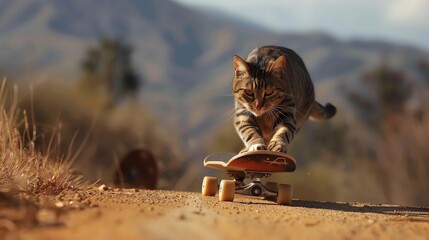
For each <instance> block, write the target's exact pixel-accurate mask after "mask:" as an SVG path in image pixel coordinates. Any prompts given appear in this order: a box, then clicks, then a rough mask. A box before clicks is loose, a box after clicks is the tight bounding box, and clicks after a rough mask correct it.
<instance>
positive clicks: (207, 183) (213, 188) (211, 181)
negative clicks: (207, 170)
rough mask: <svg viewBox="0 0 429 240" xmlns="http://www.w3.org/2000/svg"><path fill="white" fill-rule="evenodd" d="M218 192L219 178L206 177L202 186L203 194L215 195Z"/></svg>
mask: <svg viewBox="0 0 429 240" xmlns="http://www.w3.org/2000/svg"><path fill="white" fill-rule="evenodd" d="M216 192H217V178H216V177H207V176H206V177H204V179H203V184H202V186H201V193H202V195H203V196H215V195H216Z"/></svg>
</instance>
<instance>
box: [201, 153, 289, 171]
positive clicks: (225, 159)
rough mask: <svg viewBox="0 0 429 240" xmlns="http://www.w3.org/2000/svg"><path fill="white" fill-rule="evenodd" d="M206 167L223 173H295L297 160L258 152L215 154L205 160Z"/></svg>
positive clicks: (285, 155)
mask: <svg viewBox="0 0 429 240" xmlns="http://www.w3.org/2000/svg"><path fill="white" fill-rule="evenodd" d="M204 166H205V167H208V168H213V169H217V170H223V171H238V172H247V171H253V172H293V171H295V168H296V160H295V159H294V158H293V157H292V156H290V155H288V154H286V153H280V152H273V151H269V150H258V151H250V152H245V153H240V154H234V153H221V154H213V155H210V156H208V157H206V158H205V159H204Z"/></svg>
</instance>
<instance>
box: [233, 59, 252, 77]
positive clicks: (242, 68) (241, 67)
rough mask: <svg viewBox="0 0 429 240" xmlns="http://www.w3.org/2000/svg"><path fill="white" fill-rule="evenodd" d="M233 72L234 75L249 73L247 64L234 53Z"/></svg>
mask: <svg viewBox="0 0 429 240" xmlns="http://www.w3.org/2000/svg"><path fill="white" fill-rule="evenodd" d="M233 61H234V74H235V76H236V77H238V76H243V75H245V74H249V72H250V69H249V65H247V63H246V62H245V61H244V60H243V59H242V58H241V57H239V56H237V55H234V59H233Z"/></svg>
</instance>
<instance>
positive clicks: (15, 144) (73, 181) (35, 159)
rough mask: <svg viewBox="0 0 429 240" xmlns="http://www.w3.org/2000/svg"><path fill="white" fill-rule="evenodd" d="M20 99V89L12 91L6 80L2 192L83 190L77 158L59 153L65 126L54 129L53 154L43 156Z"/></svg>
mask: <svg viewBox="0 0 429 240" xmlns="http://www.w3.org/2000/svg"><path fill="white" fill-rule="evenodd" d="M17 97H18V88H17V87H16V86H15V87H13V88H12V89H10V88H8V87H7V86H6V80H3V82H2V85H1V88H0V189H2V190H3V191H5V190H6V191H10V190H17V191H21V192H26V193H44V194H58V193H60V192H62V191H63V190H66V189H75V188H79V187H82V186H83V183H82V182H81V176H78V175H76V174H75V173H74V172H73V168H72V162H73V161H72V160H73V159H74V158H75V155H73V156H69V157H66V158H64V157H63V156H61V155H60V154H59V153H58V151H55V149H56V148H55V146H56V144H57V143H58V142H59V141H60V140H61V139H60V135H59V134H58V133H57V131H58V130H59V129H60V127H61V124H57V126H56V127H55V128H54V131H53V132H52V133H51V138H50V142H49V147H48V149H49V150H48V151H47V153H46V154H42V153H41V152H40V151H38V150H37V149H36V148H35V141H36V138H37V132H36V130H37V128H36V124H35V123H34V122H33V123H30V122H29V121H28V116H27V112H26V111H25V110H23V111H22V110H20V109H19V108H17ZM20 129H23V130H21V131H20ZM30 129H31V130H30Z"/></svg>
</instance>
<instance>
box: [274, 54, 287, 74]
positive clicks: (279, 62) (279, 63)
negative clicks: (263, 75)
mask: <svg viewBox="0 0 429 240" xmlns="http://www.w3.org/2000/svg"><path fill="white" fill-rule="evenodd" d="M270 72H271V73H273V74H274V75H276V74H280V76H283V75H284V73H285V72H286V57H285V56H283V55H282V56H280V57H278V58H277V59H276V60H275V61H274V63H273V64H272V65H271V68H270Z"/></svg>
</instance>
